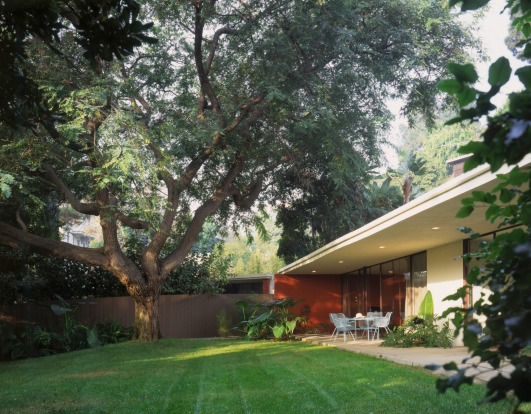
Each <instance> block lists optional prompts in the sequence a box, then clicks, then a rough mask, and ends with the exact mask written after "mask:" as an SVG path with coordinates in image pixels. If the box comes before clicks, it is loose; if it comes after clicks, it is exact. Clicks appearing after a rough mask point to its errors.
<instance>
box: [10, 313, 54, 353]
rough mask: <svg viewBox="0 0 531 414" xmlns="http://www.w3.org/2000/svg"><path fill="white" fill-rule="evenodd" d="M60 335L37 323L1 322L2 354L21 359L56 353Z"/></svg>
mask: <svg viewBox="0 0 531 414" xmlns="http://www.w3.org/2000/svg"><path fill="white" fill-rule="evenodd" d="M58 340H59V336H58V335H57V334H55V333H53V332H49V331H47V330H46V329H44V328H42V327H40V326H38V325H35V324H29V323H26V324H21V325H12V324H9V323H4V322H0V344H1V347H0V356H1V357H2V359H5V358H8V359H9V358H11V359H21V358H31V357H39V356H45V355H50V354H53V353H55V348H57V344H58Z"/></svg>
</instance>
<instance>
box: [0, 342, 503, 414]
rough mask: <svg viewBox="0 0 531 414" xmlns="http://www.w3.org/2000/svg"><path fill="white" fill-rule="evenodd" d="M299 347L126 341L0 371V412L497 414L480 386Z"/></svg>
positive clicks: (16, 364)
mask: <svg viewBox="0 0 531 414" xmlns="http://www.w3.org/2000/svg"><path fill="white" fill-rule="evenodd" d="M434 383H435V377H434V376H433V375H431V374H429V373H427V372H425V371H424V370H422V369H420V368H410V367H406V366H402V365H396V364H394V363H391V362H388V361H384V360H380V359H376V358H372V357H366V356H360V355H357V354H352V353H349V352H345V351H341V350H338V349H335V348H328V347H321V346H317V345H311V344H307V343H302V342H291V343H281V342H244V341H239V340H187V339H183V340H178V339H167V340H162V341H160V342H158V343H138V342H129V343H124V344H119V345H110V346H105V347H103V348H98V349H92V350H85V351H78V352H73V353H69V354H61V355H55V356H50V357H44V358H37V359H29V360H24V361H15V362H2V363H0V384H1V387H0V413H55V414H57V413H74V412H75V413H135V414H136V413H283V414H284V413H353V412H358V413H365V414H370V413H373V414H376V413H386V414H388V413H393V414H396V413H467V414H472V413H496V414H500V413H504V412H508V411H509V406H508V404H506V403H502V404H500V403H498V404H496V405H481V406H479V407H478V406H477V405H476V402H477V401H478V400H480V399H481V398H482V396H483V394H484V388H483V387H481V386H473V387H470V386H467V387H464V388H463V389H462V390H461V391H460V392H459V394H456V393H455V392H450V393H447V394H445V395H439V394H437V392H436V390H435V385H434Z"/></svg>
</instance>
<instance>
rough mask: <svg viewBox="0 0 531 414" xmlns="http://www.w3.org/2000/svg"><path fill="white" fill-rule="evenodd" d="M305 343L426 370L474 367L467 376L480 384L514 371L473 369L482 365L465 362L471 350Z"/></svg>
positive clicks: (324, 340) (314, 339)
mask: <svg viewBox="0 0 531 414" xmlns="http://www.w3.org/2000/svg"><path fill="white" fill-rule="evenodd" d="M301 340H302V341H304V342H309V343H313V344H318V345H323V346H333V347H336V348H338V349H343V350H345V351H349V352H354V353H357V354H364V355H371V356H374V357H377V358H382V359H386V360H389V361H393V362H396V363H398V364H403V365H410V366H417V367H425V366H426V365H430V364H436V365H441V366H442V365H444V364H446V363H448V362H452V361H453V362H455V363H456V364H457V365H458V366H459V368H461V367H465V366H469V367H471V368H470V369H469V370H468V371H467V373H469V374H472V373H476V372H477V373H478V375H477V376H476V378H475V380H476V382H483V383H484V382H487V381H488V380H489V379H490V378H492V377H494V376H496V375H498V373H499V372H502V374H503V375H505V376H509V374H510V372H511V371H512V369H513V367H512V366H511V365H508V364H505V365H502V366H501V367H500V369H499V370H494V369H492V367H491V366H490V365H489V364H485V363H483V364H479V365H478V367H477V368H472V365H473V363H475V362H479V359H478V358H477V357H476V358H474V359H470V360H468V361H467V362H466V363H463V362H462V361H463V360H464V359H465V358H467V357H468V356H469V355H470V354H469V353H468V352H467V348H466V347H464V346H456V347H453V348H449V349H444V348H420V347H415V348H389V347H380V343H381V342H382V341H381V340H380V341H368V340H367V339H357V340H356V341H353V340H347V342H343V338H341V337H338V338H337V341H336V342H334V341H333V339H330V335H305V336H301ZM434 372H435V373H440V374H445V375H451V374H453V373H455V371H451V372H446V371H445V370H443V369H440V370H437V371H434Z"/></svg>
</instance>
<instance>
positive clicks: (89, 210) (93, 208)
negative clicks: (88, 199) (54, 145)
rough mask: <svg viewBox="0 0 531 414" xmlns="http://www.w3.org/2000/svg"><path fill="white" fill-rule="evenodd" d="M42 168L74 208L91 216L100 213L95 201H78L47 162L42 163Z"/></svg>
mask: <svg viewBox="0 0 531 414" xmlns="http://www.w3.org/2000/svg"><path fill="white" fill-rule="evenodd" d="M44 170H45V171H46V174H47V175H48V177H50V180H51V181H52V183H53V184H54V185H55V187H56V188H57V189H58V190H59V191H60V192H61V193H62V194H63V195H64V197H65V198H66V201H68V203H69V204H70V205H71V206H72V208H73V209H74V210H76V211H78V212H80V213H82V214H90V215H93V216H97V215H99V214H100V209H99V207H98V204H97V203H82V202H81V201H79V200H78V199H77V198H76V196H75V195H74V194H73V193H72V191H70V189H69V188H68V186H67V185H66V184H65V183H64V182H63V180H61V178H59V176H58V175H57V174H56V173H55V171H54V170H53V168H52V167H51V166H50V165H49V164H45V165H44Z"/></svg>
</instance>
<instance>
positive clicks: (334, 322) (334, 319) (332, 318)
mask: <svg viewBox="0 0 531 414" xmlns="http://www.w3.org/2000/svg"><path fill="white" fill-rule="evenodd" d="M329 316H330V322H332V323H333V324H334V332H332V336H331V338H333V337H334V335H335V333H336V332H337V328H336V319H337V313H331V314H330V315H329Z"/></svg>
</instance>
